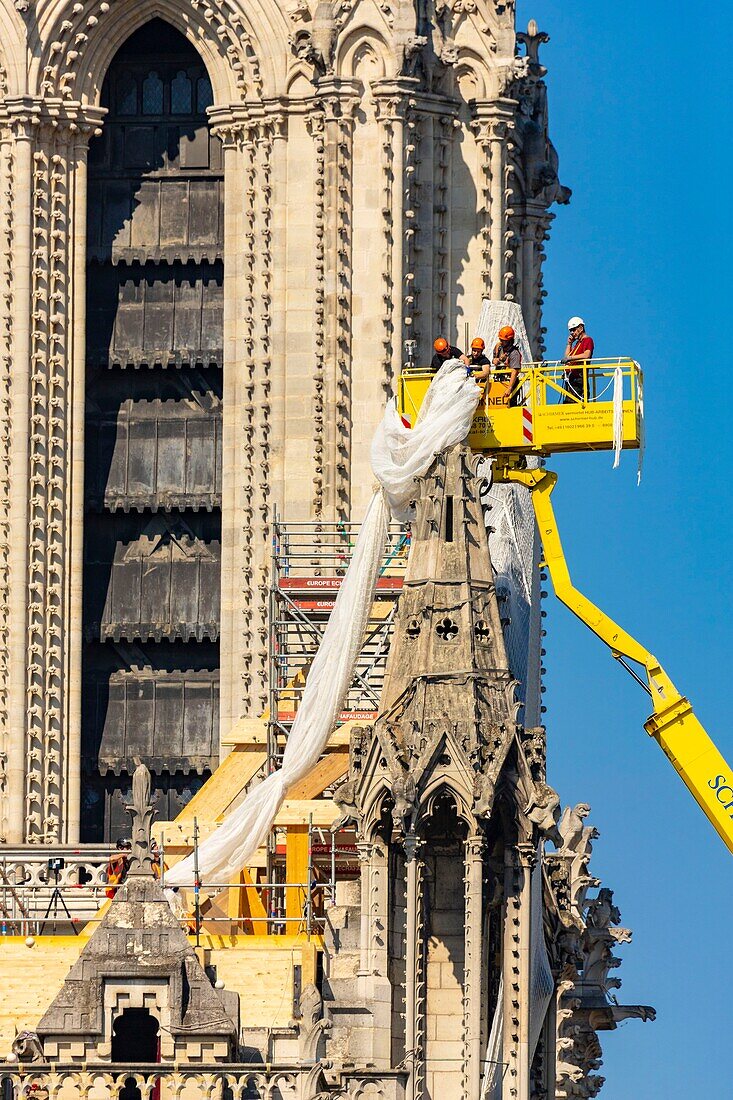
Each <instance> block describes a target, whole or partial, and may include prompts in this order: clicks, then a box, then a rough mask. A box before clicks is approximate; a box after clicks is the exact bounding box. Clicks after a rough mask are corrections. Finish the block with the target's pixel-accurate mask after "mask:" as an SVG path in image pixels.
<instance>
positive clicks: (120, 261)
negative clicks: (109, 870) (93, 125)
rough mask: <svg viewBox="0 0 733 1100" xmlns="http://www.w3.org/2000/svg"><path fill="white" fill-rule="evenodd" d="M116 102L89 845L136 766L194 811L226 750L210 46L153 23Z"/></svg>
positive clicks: (96, 378)
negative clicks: (198, 46) (200, 783)
mask: <svg viewBox="0 0 733 1100" xmlns="http://www.w3.org/2000/svg"><path fill="white" fill-rule="evenodd" d="M102 102H103V105H104V106H105V107H106V108H107V109H108V115H107V119H106V122H105V125H104V129H103V133H102V135H101V136H100V137H99V138H97V139H95V140H94V141H93V142H92V143H91V145H90V152H89V212H88V228H87V240H88V244H87V247H88V255H87V259H88V278H87V288H88V303H87V422H86V489H85V514H86V519H85V566H84V569H85V572H84V636H85V650H84V667H83V684H82V695H83V719H82V753H83V757H84V761H85V768H86V772H87V778H86V787H85V791H84V800H85V802H84V804H85V819H86V820H87V821H88V823H89V824H88V826H87V837H86V839H98V838H99V836H100V835H101V834H102V833H104V835H105V836H106V837H107V838H108V839H114V836H116V835H118V834H119V830H120V829H122V830H123V832H124V831H125V827H124V819H123V817H122V816H121V815H120V805H121V801H122V800H123V790H124V788H125V784H126V783H127V782H128V780H127V776H128V775H129V773H130V772H131V770H132V768H133V766H134V763H133V762H134V760H135V758H136V757H139V758H142V759H144V760H145V761H146V763H147V764H148V766H149V767H150V768H151V770H152V771H153V773H154V774H153V782H154V785H155V787H156V788H157V789H159V790H163V789H165V790H166V794H165V800H166V807H167V808H168V809H170V810H171V812H174V811H175V812H177V810H176V807H177V808H180V807H181V806H182V805H183V804H184V802H185V800H186V799H187V798H188V797H189V796H190V793H191V791H192V790H194V789H196V786H197V782H194V780H195V777H196V776H197V775H199V776H200V775H203V774H204V773H208V771H209V770H211V769H212V768H213V767H215V766H216V762H217V759H218V742H219V729H218V723H219V684H218V679H219V672H218V665H219V658H218V636H219V615H220V572H221V551H220V538H221V515H220V507H221V426H222V406H221V397H222V378H221V375H222V366H223V355H222V348H223V287H224V270H223V261H222V255H223V201H224V190H223V175H222V157H221V145H220V142H219V140H218V138H216V137H214V136H213V135H212V134H211V133H210V131H209V127H208V122H207V117H206V108H207V107H209V106H211V105H212V103H213V97H212V92H211V85H210V82H209V78H208V75H207V73H206V70H205V67H204V65H203V63H202V61H201V59H200V57H199V56H198V54H196V52H195V50H194V49H193V47H192V46H191V45H190V44H189V43H187V42H186V40H185V39H184V38H183V37H182V36H181V35H180V34H178V32H176V31H174V30H173V29H172V28H171V27H170V26H168V25H167V24H165V23H163V22H162V21H160V20H153V21H151V22H150V23H148V24H146V25H145V26H144V27H143V28H141V29H140V30H139V31H137V32H135V34H133V35H132V36H131V38H130V39H128V41H127V43H126V44H125V45H124V46H123V48H122V49H121V50H120V51H119V53H118V54H117V55H116V57H115V59H114V60H113V62H112V64H111V66H110V68H109V71H108V74H107V77H106V80H105V84H104V87H103V91H102ZM137 368H144V369H143V370H140V369H137ZM170 368H176V369H175V370H171V369H170ZM166 776H170V777H173V776H176V779H175V782H174V781H173V779H172V778H171V779H170V780H167V779H165V777H166ZM117 777H119V778H117ZM166 784H167V786H166Z"/></svg>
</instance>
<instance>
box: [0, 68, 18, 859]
mask: <svg viewBox="0 0 733 1100" xmlns="http://www.w3.org/2000/svg"><path fill="white" fill-rule="evenodd" d="M5 91H7V89H5ZM14 156H15V143H14V139H13V132H12V130H11V128H10V126H9V125H7V120H6V119H4V120H3V122H2V123H0V465H1V466H2V475H1V476H0V486H1V487H2V516H1V517H0V608H1V609H2V610H1V611H0V843H2V842H4V841H5V840H6V839H7V836H8V826H9V819H8V796H9V791H8V773H7V765H8V758H9V744H8V733H9V731H8V660H9V654H8V637H9V621H8V606H9V601H10V585H9V579H10V578H9V569H10V560H9V559H10V446H11V413H12V406H11V393H12V390H11V385H12V376H13V281H14V269H15V257H14V254H13V234H14V221H13V216H14V206H15V204H14V195H13V172H14V167H15V164H14Z"/></svg>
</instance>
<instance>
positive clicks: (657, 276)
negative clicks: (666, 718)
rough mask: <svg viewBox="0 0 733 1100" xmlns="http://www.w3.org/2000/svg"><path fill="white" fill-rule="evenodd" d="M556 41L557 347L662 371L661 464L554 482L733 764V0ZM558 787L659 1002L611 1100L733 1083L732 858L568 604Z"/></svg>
mask: <svg viewBox="0 0 733 1100" xmlns="http://www.w3.org/2000/svg"><path fill="white" fill-rule="evenodd" d="M530 17H534V18H535V19H537V21H538V23H539V25H540V28H541V29H542V30H545V31H547V33H548V34H550V36H551V42H550V43H549V44H548V45H546V46H545V47H544V49H543V51H542V55H541V56H542V58H543V61H544V63H545V65H547V67H548V70H549V71H548V75H547V78H546V79H547V82H548V87H549V95H550V118H551V134H552V137H553V140H554V143H555V145H556V147H557V149H558V152H559V155H560V165H561V178H562V181H563V183H565V184H566V185H567V186H569V187H571V188H572V189H573V198H572V201H571V204H570V206H568V207H562V208H556V213H557V218H556V221H555V222H554V225H553V229H552V238H551V240H550V243H549V248H548V257H549V258H548V263H547V266H546V269H545V272H546V275H545V286H546V289H547V291H548V298H547V301H546V312H545V324H546V326H547V328H548V336H547V342H548V348H547V355H548V357H553V358H554V357H556V356H558V355H560V354H561V353H562V348H563V341H564V334H565V323H566V321H567V318H568V317H569V316H570V315H571V314H575V313H579V314H580V315H581V316H583V317H584V318H585V319H586V321H587V323H588V328H589V331H590V332H591V334H592V335H593V336H594V338H595V341H596V351H597V353H598V354H607V355H617V354H630V355H632V356H634V358H636V359H638V360H639V361H640V362H641V363H642V365H643V367H644V369H645V373H646V404H647V452H646V461H645V472H644V478H643V481H642V485H641V487H640V488H637V487H636V480H635V458H634V456H633V455H626V456H625V461H623V462H622V467H621V469H620V470H616V471H613V470H612V469H611V459H610V457H609V456H608V455H589V456H564V457H563V458H561V459H558V460H556V461H554V462H553V463H552V465H553V467H554V468H555V469H556V470H557V471H558V472H559V474H560V481H559V485H558V488H557V490H556V492H555V497H554V499H555V506H556V509H557V512H558V516H559V520H560V524H561V528H560V529H561V532H562V533H563V536H564V540H565V547H566V552H567V555H568V558H569V561H570V564H571V572H572V573H573V575H574V579H575V581H576V583H577V584H578V586H579V587H580V588H581V589H582V590H583V591H585V592H586V593H587V594H588V595H589V596H590V597H591V598H592V599H594V600H595V601H596V602H597V603H599V604H600V605H601V606H602V607H604V609H605V610H607V611H608V612H609V613H611V614H613V615H614V616H615V618H616V619H617V620H618V621H619V622H620V623H621V624H622V625H623V626H624V627H626V628H627V629H628V630H629V631H630V632H631V633H632V634H635V635H636V636H637V637H638V638H639V640H640V641H642V642H643V643H644V644H646V645H647V646H648V647H649V648H650V649H651V650H652V651H653V652H655V653H656V655H657V657H658V658H659V659H660V661H661V662H662V664H663V666H664V667H665V668H666V669H667V671H668V672H669V673H670V675H671V676H672V679H673V680H674V681H675V682H676V684H677V686H678V688H679V689H680V690H681V691H682V692H684V693H685V694H687V695H688V696H689V697H690V699H691V700H692V702H693V704H694V706H695V709H696V711H697V713H698V716H699V717H700V719H701V721H702V722H703V724H704V725H705V726H706V728H707V729H708V730H709V732H710V733H711V735H712V736H713V737H714V739H715V740H716V742H717V744H718V746H719V748H720V749H721V751H722V752H723V754H724V755H725V756H727V758H728V759H729V760H731V761H733V728H731V718H730V714H731V696H732V695H733V675H732V674H731V665H730V651H731V642H732V641H733V626H732V621H733V614H732V613H733V597H732V595H731V585H730V582H729V579H728V571H729V563H730V560H731V544H732V543H733V523H732V522H731V514H730V500H731V492H732V489H731V482H730V478H729V476H728V470H729V467H730V460H729V454H730V444H729V442H728V436H729V434H730V428H729V426H728V415H727V414H728V403H729V392H728V390H729V387H728V384H727V383H726V384H725V385H724V384H723V380H724V379H725V377H726V376H727V375H728V373H729V368H728V363H727V360H728V356H729V354H730V353H729V349H728V346H727V345H728V340H729V338H730V336H729V328H730V320H729V318H730V307H729V299H730V291H731V280H730V259H729V256H728V254H729V253H730V251H731V213H730V202H729V199H728V198H727V195H726V192H728V191H729V190H730V175H731V171H732V170H733V154H732V152H731V148H732V146H731V138H730V134H731V129H732V124H733V118H732V117H731V100H732V98H733V97H732V96H731V91H732V89H731V84H732V83H733V80H732V77H731V72H732V67H731V65H730V63H729V60H728V58H729V56H730V49H731V44H732V43H731V32H730V19H729V16H728V15H727V14H726V13H724V8H723V4H722V3H721V2H719V0H710V2H708V3H706V4H698V5H697V6H696V7H695V8H694V9H691V8H690V7H689V6H688V5H684V6H683V5H682V4H681V3H679V2H676V3H672V4H669V3H664V4H663V3H661V2H660V0H647V2H645V3H639V2H638V0H633V2H632V0H616V2H615V3H613V4H599V3H590V2H589V0H534V2H532V3H527V2H525V0H519V3H518V18H517V23H518V26H520V27H525V26H526V24H527V20H528V18H530ZM545 606H546V607H547V609H548V612H549V617H548V620H547V622H548V638H547V650H548V655H547V659H546V664H547V667H548V674H547V677H546V684H547V693H546V697H545V701H546V704H547V708H548V709H547V715H546V720H547V727H548V745H549V780H550V782H551V783H552V784H553V785H554V786H555V787H556V788H557V789H558V790H559V792H560V793H561V795H562V797H563V800H564V801H565V802H573V803H574V802H576V801H587V802H589V803H590V804H591V805H592V807H593V812H592V815H591V819H590V820H591V821H592V822H593V823H594V824H595V825H596V826H597V827H598V828H599V829H600V831H601V839H600V840H599V841H597V842H596V846H595V852H594V859H593V868H594V870H595V873H596V874H597V875H599V876H601V877H602V878H603V880H604V882H605V883H606V885H608V886H610V887H611V888H612V889H613V890H615V900H616V902H617V903H618V905H619V907H620V909H621V913H622V917H623V923H624V924H626V925H628V926H630V927H631V928H633V929H634V940H633V943H632V944H630V945H629V946H626V947H624V948H622V949H621V950H620V954H621V955H622V957H623V959H624V962H623V965H622V967H621V970H620V971H619V972H618V973H619V976H620V977H621V978H622V980H623V986H622V988H621V990H620V994H619V995H620V998H621V1000H622V1001H625V1002H626V1003H632V1004H633V1003H640V1004H651V1005H654V1006H655V1007H656V1008H657V1011H658V1018H657V1022H656V1023H653V1024H652V1023H647V1024H642V1023H640V1022H639V1021H630V1022H628V1023H626V1024H624V1025H622V1028H621V1029H619V1030H618V1031H616V1032H611V1033H607V1034H606V1035H605V1036H602V1037H601V1038H602V1043H603V1046H604V1067H603V1069H602V1070H601V1073H603V1074H604V1075H605V1076H606V1078H607V1084H606V1086H605V1088H604V1090H603V1092H602V1096H603V1098H604V1100H632V1098H633V1100H636V1098H644V1100H657V1098H659V1100H662V1098H664V1100H683V1098H684V1100H689V1097H690V1096H692V1095H695V1096H699V1097H717V1096H721V1095H723V1094H724V1093H726V1092H727V1091H728V1090H729V1087H730V1086H729V1083H728V1079H727V1076H726V1072H725V1067H726V1066H729V1061H730V1041H731V1003H730V995H729V993H730V981H731V976H730V974H729V958H728V954H727V950H726V947H727V946H728V944H729V943H730V930H731V912H732V908H731V906H732V903H733V858H732V857H731V855H730V854H729V853H728V852H727V850H726V849H725V847H724V845H723V844H722V842H721V841H720V840H719V839H718V837H717V835H716V834H715V833H714V832H713V830H712V827H711V826H710V825H708V823H707V821H706V820H705V818H704V817H703V815H702V813H701V812H700V810H698V808H697V806H696V805H695V803H694V802H693V801H692V799H691V797H690V796H689V795H688V794H687V792H686V790H685V788H684V787H683V785H682V783H681V782H680V780H678V779H677V777H676V775H675V773H674V772H673V770H672V768H671V766H670V764H669V763H668V762H667V760H666V759H665V758H664V756H663V754H662V753H661V750H660V749H659V748H658V747H657V746H656V745H655V744H654V743H653V742H652V741H650V740H649V738H648V737H647V735H646V734H645V732H644V729H643V726H642V722H643V720H644V719H645V718H646V716H647V713H648V708H647V699H646V696H645V695H644V694H643V692H642V691H641V690H640V689H639V688H638V687H637V686H636V685H635V684H634V683H633V682H632V680H631V679H630V678H629V677H627V675H626V674H625V673H624V672H623V670H622V669H620V668H618V667H617V666H616V665H615V663H614V662H613V660H612V659H611V658H610V657H609V656H608V655H607V653H606V651H605V650H604V648H603V646H602V645H601V643H600V642H598V641H596V640H595V639H594V638H593V636H592V635H591V634H589V633H588V632H587V631H586V630H585V628H584V627H582V626H581V625H580V624H579V623H577V622H576V620H575V619H573V617H572V616H571V615H570V613H569V612H567V611H566V610H565V609H564V608H563V607H561V606H560V605H559V604H557V603H556V601H554V600H551V599H549V598H548V600H547V602H546V605H545Z"/></svg>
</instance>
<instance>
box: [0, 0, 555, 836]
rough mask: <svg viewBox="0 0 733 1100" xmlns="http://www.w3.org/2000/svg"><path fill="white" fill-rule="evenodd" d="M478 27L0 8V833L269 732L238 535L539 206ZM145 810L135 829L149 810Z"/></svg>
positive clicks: (357, 454) (509, 262)
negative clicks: (139, 775)
mask: <svg viewBox="0 0 733 1100" xmlns="http://www.w3.org/2000/svg"><path fill="white" fill-rule="evenodd" d="M543 37H544V36H543V35H541V34H540V33H538V31H537V28H536V26H535V25H534V24H531V25H530V28H529V30H528V32H527V33H526V34H520V33H517V32H516V30H515V25H514V4H513V3H512V2H509V3H504V2H502V3H499V2H498V0H450V2H448V3H443V2H442V0H441V2H440V3H435V4H434V3H432V2H430V3H422V2H421V3H418V4H415V3H413V2H405V0H382V2H378V0H255V2H254V3H253V4H243V3H240V2H239V0H78V2H75V3H70V2H66V0H64V2H62V0H14V2H13V0H0V373H1V378H0V447H1V448H2V453H1V454H0V467H1V468H2V477H1V478H0V482H1V484H0V493H1V495H2V524H1V525H0V606H1V608H2V622H1V623H0V761H1V764H2V774H1V775H0V836H1V837H2V840H3V841H5V842H8V843H11V844H22V843H57V842H76V841H78V840H79V839H81V840H96V839H101V838H102V837H104V836H110V835H113V833H114V825H115V820H116V816H120V815H122V814H123V799H122V797H121V792H122V791H123V789H125V788H126V787H127V786H129V776H130V775H131V774H132V770H133V769H134V760H135V759H136V758H137V757H143V758H144V759H145V760H146V762H148V764H149V765H150V767H151V770H152V771H153V774H154V784H155V787H156V789H157V790H158V792H159V798H160V797H162V798H163V799H164V800H166V799H167V811H168V815H169V816H170V817H174V816H175V813H176V811H177V809H178V808H179V807H180V806H181V805H182V804H183V803H184V802H185V801H186V799H187V798H188V797H189V796H190V794H191V792H192V791H194V790H195V789H197V787H198V786H200V785H201V783H202V782H203V781H204V779H205V777H206V776H207V775H208V774H210V772H211V771H212V770H213V769H214V768H215V767H216V765H217V763H218V761H219V758H220V736H221V735H222V733H226V731H228V730H229V729H231V727H232V725H233V724H234V723H235V722H236V721H237V720H238V719H239V718H240V717H241V716H243V715H258V714H260V713H261V712H262V710H263V709H264V707H265V705H266V703H267V683H266V680H267V676H266V672H267V666H266V659H267V633H268V525H269V523H270V520H271V516H272V510H273V507H275V506H276V507H277V508H278V509H279V510H280V511H281V513H282V514H284V515H286V516H287V517H288V519H289V520H309V521H316V522H320V523H324V524H325V523H337V522H342V521H346V520H350V519H351V518H352V516H353V517H354V518H355V519H358V518H359V517H360V509H361V505H362V504H363V502H364V500H365V499H366V496H367V494H368V491H369V486H370V480H371V479H370V476H369V468H368V446H369V440H370V437H371V433H372V430H373V426H374V424H375V422H376V420H377V418H378V416H379V415H380V412H381V409H382V407H383V403H384V401H385V398H386V396H387V395H388V394H390V393H391V391H392V389H393V384H394V380H395V377H396V375H397V374H398V372H399V371H400V369H401V366H402V364H403V362H404V361H405V359H406V357H414V359H415V360H416V361H424V360H425V359H426V357H427V356H428V355H429V354H430V348H431V343H432V340H433V338H434V336H436V335H438V334H445V335H446V336H447V337H448V338H449V339H451V340H454V341H455V340H459V341H460V340H462V337H463V332H464V324H465V323H466V322H468V323H473V322H474V320H475V318H476V317H477V316H478V312H479V309H480V305H481V301H482V298H483V297H485V296H492V297H495V298H499V297H503V298H514V299H515V300H516V301H518V302H519V303H520V304H521V305H522V308H523V311H524V316H525V319H526V321H527V325H528V329H529V333H530V339H531V340H532V341H533V344H534V348H535V351H536V353H539V352H540V351H541V350H542V346H543V344H542V331H543V330H542V328H541V301H542V296H543V290H542V262H543V258H544V243H545V240H546V237H547V233H548V227H549V223H550V219H551V217H552V215H551V213H549V208H550V207H551V205H552V203H553V202H563V201H566V200H567V197H568V193H567V191H566V190H565V189H564V188H562V187H561V186H560V184H559V182H558V177H557V170H556V169H557V164H556V156H555V152H554V149H553V147H552V145H551V143H550V141H549V138H548V135H547V108H546V89H545V85H544V82H543V80H542V77H543V74H544V69H543V68H542V66H541V65H540V62H539V60H538V48H539V45H540V44H541V42H542V40H543ZM158 810H159V813H163V815H164V816H165V803H164V805H163V807H161V803H160V801H159V803H158Z"/></svg>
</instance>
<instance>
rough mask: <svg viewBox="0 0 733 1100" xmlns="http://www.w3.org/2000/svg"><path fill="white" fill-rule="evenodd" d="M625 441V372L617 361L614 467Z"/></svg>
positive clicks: (614, 400) (615, 371)
mask: <svg viewBox="0 0 733 1100" xmlns="http://www.w3.org/2000/svg"><path fill="white" fill-rule="evenodd" d="M623 442H624V372H623V369H622V367H621V364H620V363H617V364H616V366H615V368H614V372H613V468H614V470H615V469H616V467H617V466H618V464H619V462H620V461H621V448H622V446H623Z"/></svg>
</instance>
